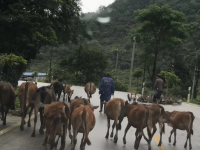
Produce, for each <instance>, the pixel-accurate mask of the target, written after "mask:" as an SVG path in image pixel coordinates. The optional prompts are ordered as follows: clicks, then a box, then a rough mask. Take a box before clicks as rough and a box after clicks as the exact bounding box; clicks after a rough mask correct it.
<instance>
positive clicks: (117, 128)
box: [114, 118, 119, 143]
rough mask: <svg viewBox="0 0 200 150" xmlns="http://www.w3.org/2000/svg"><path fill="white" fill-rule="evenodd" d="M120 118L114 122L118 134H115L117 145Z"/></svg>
mask: <svg viewBox="0 0 200 150" xmlns="http://www.w3.org/2000/svg"><path fill="white" fill-rule="evenodd" d="M117 121H118V118H117V119H116V120H115V121H114V123H115V126H116V133H115V137H114V143H117V140H118V130H119V124H117Z"/></svg>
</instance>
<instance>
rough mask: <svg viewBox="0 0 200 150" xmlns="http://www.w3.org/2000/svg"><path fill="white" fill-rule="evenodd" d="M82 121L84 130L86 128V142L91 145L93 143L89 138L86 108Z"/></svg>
mask: <svg viewBox="0 0 200 150" xmlns="http://www.w3.org/2000/svg"><path fill="white" fill-rule="evenodd" d="M82 119H83V128H84V130H85V131H84V132H85V133H84V140H83V141H84V142H86V143H87V144H88V145H91V142H90V140H89V138H88V133H89V131H88V130H87V123H86V119H87V112H86V110H85V108H84V109H83V114H82Z"/></svg>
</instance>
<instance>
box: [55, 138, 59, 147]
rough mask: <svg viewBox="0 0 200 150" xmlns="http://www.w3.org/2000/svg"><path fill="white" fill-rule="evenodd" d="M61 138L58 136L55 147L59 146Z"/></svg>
mask: <svg viewBox="0 0 200 150" xmlns="http://www.w3.org/2000/svg"><path fill="white" fill-rule="evenodd" d="M59 139H60V136H58V139H57V140H56V143H55V146H54V147H55V148H57V146H58V141H59Z"/></svg>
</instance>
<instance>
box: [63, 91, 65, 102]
mask: <svg viewBox="0 0 200 150" xmlns="http://www.w3.org/2000/svg"><path fill="white" fill-rule="evenodd" d="M64 101H65V92H63V102H64Z"/></svg>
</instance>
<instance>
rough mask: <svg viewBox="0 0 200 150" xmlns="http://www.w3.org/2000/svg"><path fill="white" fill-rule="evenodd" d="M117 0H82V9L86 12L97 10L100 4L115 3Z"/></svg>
mask: <svg viewBox="0 0 200 150" xmlns="http://www.w3.org/2000/svg"><path fill="white" fill-rule="evenodd" d="M114 1H115V0H81V2H82V4H83V5H82V6H81V8H82V11H83V12H84V13H86V12H96V11H97V10H98V8H99V6H108V5H109V4H111V3H113V2H114Z"/></svg>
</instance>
